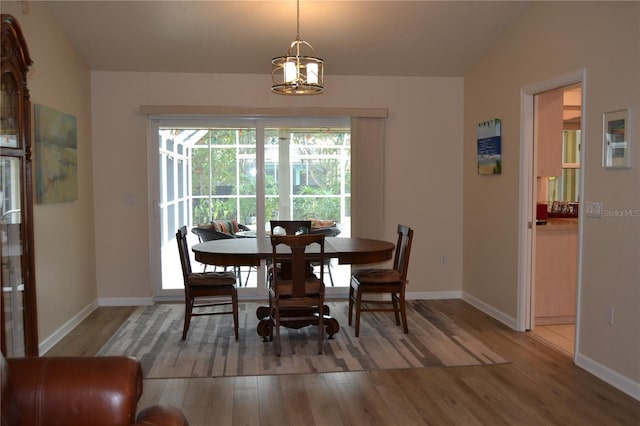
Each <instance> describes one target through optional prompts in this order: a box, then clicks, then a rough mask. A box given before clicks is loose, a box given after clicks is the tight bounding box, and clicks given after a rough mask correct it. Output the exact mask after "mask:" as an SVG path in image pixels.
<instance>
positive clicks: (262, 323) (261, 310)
mask: <svg viewBox="0 0 640 426" xmlns="http://www.w3.org/2000/svg"><path fill="white" fill-rule="evenodd" d="M306 312H307V311H305V310H304V309H301V310H298V311H295V310H291V311H283V312H282V313H281V315H282V318H287V317H288V316H294V317H298V316H305V315H306V314H307V313H306ZM256 316H257V317H258V335H259V336H262V339H263V341H264V342H269V341H270V336H271V327H272V324H271V320H270V319H269V307H268V306H259V307H258V309H256ZM323 321H324V325H325V329H326V332H327V334H328V335H329V339H333V335H334V334H336V333H337V332H338V331H339V330H340V324H338V321H337V320H336V319H335V318H333V317H332V316H330V315H329V307H328V306H327V305H324V306H323ZM317 324H318V320H310V321H294V322H289V321H287V322H286V323H283V324H282V326H283V327H288V328H302V327H307V326H310V325H317Z"/></svg>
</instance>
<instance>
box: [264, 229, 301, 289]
mask: <svg viewBox="0 0 640 426" xmlns="http://www.w3.org/2000/svg"><path fill="white" fill-rule="evenodd" d="M269 225H270V226H271V235H276V234H278V233H279V232H278V230H277V228H281V229H283V230H284V232H285V234H286V235H296V234H301V233H302V234H308V233H309V232H310V230H311V221H310V220H271V221H269ZM273 265H274V264H273V263H271V259H269V260H268V261H267V288H269V287H271V281H272V280H273V273H274V271H279V270H280V265H279V264H278V265H277V266H276V268H275V269H274V267H273Z"/></svg>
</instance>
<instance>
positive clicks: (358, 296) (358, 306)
mask: <svg viewBox="0 0 640 426" xmlns="http://www.w3.org/2000/svg"><path fill="white" fill-rule="evenodd" d="M361 305H362V291H361V290H360V287H358V290H357V291H356V337H359V336H360V312H361V309H362V306H361Z"/></svg>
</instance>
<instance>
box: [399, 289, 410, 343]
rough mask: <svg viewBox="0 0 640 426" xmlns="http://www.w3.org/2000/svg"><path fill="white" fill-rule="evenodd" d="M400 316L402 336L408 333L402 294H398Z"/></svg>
mask: <svg viewBox="0 0 640 426" xmlns="http://www.w3.org/2000/svg"><path fill="white" fill-rule="evenodd" d="M400 314H401V315H402V324H403V325H404V334H408V333H409V324H407V309H406V303H405V297H404V293H401V294H400Z"/></svg>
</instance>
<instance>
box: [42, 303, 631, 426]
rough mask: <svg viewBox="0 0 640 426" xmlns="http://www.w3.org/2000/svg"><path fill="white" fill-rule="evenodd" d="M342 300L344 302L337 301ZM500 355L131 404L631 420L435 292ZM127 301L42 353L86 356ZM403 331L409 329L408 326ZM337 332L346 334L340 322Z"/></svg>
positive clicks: (261, 379) (555, 360) (465, 420)
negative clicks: (466, 363)
mask: <svg viewBox="0 0 640 426" xmlns="http://www.w3.org/2000/svg"><path fill="white" fill-rule="evenodd" d="M345 303H346V301H345ZM428 303H429V304H430V306H432V307H433V308H434V309H438V310H441V311H443V312H445V313H446V314H447V315H449V316H450V317H452V318H455V320H456V321H457V322H458V323H459V324H460V325H461V326H462V327H463V328H464V329H465V330H466V331H467V332H469V333H470V334H473V335H474V336H476V337H478V338H479V339H480V340H482V341H483V342H484V343H485V344H486V345H487V346H489V347H490V348H491V349H493V350H495V351H496V352H498V353H500V354H501V355H502V356H503V357H505V358H507V359H508V360H510V361H511V363H509V364H501V365H490V366H474V367H449V368H419V369H406V370H377V371H366V372H348V373H325V374H302V375H295V374H291V375H280V376H247V377H221V378H194V379H145V381H144V394H143V396H142V399H141V400H140V402H139V405H138V408H139V409H142V408H144V407H146V406H149V405H154V404H167V405H174V406H177V407H179V408H181V409H182V410H183V412H184V413H185V415H186V416H187V418H188V419H189V421H190V424H191V425H192V426H199V425H270V424H278V425H301V424H304V425H331V426H339V425H403V426H404V425H464V426H467V425H536V426H538V425H598V426H604V425H607V426H608V425H638V424H640V422H639V420H640V401H636V400H634V399H633V398H631V397H630V396H628V395H626V394H624V393H623V392H620V391H618V390H617V389H615V388H613V387H612V386H609V385H608V384H606V383H604V382H602V381H601V380H599V379H597V378H596V377H595V376H593V375H591V374H589V373H587V372H586V371H584V370H582V369H581V368H578V367H576V366H575V365H574V364H573V361H572V359H571V358H570V357H569V356H567V355H566V354H565V353H563V352H559V351H556V350H553V349H552V348H550V347H549V346H547V345H545V344H543V343H540V342H539V341H538V340H536V339H534V338H532V337H531V336H530V335H528V334H527V333H518V332H514V331H512V330H510V329H508V328H507V327H505V326H503V325H502V324H500V323H498V322H497V321H495V320H493V319H492V318H490V317H488V316H486V315H485V314H483V313H482V312H480V311H478V310H476V309H475V308H473V307H472V306H470V305H468V304H467V303H465V302H463V301H462V300H434V301H429V302H428ZM130 309H131V308H99V309H98V310H96V311H95V312H94V313H93V314H92V315H91V316H90V317H89V318H87V320H86V321H85V322H84V323H83V324H81V325H80V326H78V327H77V329H76V330H74V331H73V332H72V333H70V335H69V336H67V338H65V339H64V340H63V341H62V342H60V343H59V344H58V345H56V347H54V348H53V349H52V350H51V351H49V353H47V355H52V354H55V355H78V354H80V355H92V354H95V353H96V352H97V351H98V350H99V349H100V347H101V346H102V345H103V344H104V343H105V342H106V341H107V340H108V338H109V337H110V335H111V333H113V332H114V331H115V330H116V329H117V328H118V325H119V324H120V323H121V322H122V321H124V319H126V317H127V316H128V313H127V312H130ZM410 331H411V330H410ZM340 333H353V328H352V327H349V326H348V325H346V324H345V325H343V328H342V329H341V330H340Z"/></svg>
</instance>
